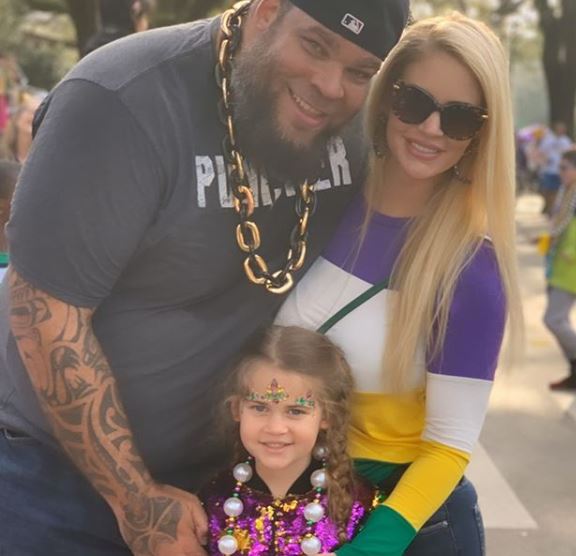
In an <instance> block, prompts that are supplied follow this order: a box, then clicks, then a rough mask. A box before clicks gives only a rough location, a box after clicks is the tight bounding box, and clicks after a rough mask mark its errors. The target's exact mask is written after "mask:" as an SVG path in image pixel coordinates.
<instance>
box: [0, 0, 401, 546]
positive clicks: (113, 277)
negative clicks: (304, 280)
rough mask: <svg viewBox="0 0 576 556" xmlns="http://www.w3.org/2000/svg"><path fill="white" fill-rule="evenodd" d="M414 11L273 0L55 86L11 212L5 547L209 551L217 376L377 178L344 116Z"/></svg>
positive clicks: (1, 413) (3, 390) (354, 2)
mask: <svg viewBox="0 0 576 556" xmlns="http://www.w3.org/2000/svg"><path fill="white" fill-rule="evenodd" d="M407 12H408V7H407V4H406V0H291V1H290V2H289V1H288V0H254V1H253V2H249V3H245V4H242V5H239V6H237V7H236V8H234V9H232V10H229V11H228V12H226V13H225V14H224V15H223V16H222V17H217V18H214V19H211V20H206V21H200V22H196V23H192V24H187V25H182V26H177V27H172V28H167V29H161V30H155V31H151V32H147V33H141V34H137V35H133V36H131V37H128V38H126V39H122V40H120V41H118V42H116V43H114V44H110V45H107V46H105V47H102V48H101V49H99V50H98V51H97V52H95V53H93V54H92V55H90V56H88V57H87V58H86V59H84V60H83V61H82V62H81V63H80V64H79V65H78V66H77V67H76V68H74V69H73V70H72V71H71V73H70V74H69V75H68V76H67V77H66V78H65V79H64V80H63V81H62V82H61V83H60V84H59V85H58V86H57V87H56V89H55V90H54V91H53V92H52V93H51V95H50V96H49V98H48V101H47V102H45V103H44V104H43V106H42V107H41V109H40V111H39V113H38V114H37V118H36V128H37V134H36V138H35V142H34V146H33V149H32V152H31V154H30V158H29V160H28V162H27V164H26V166H25V168H24V170H23V173H22V176H21V180H20V184H19V187H18V191H17V193H16V199H15V202H14V208H13V214H12V219H11V223H10V224H9V227H8V238H9V241H10V248H11V265H12V268H11V270H10V272H9V275H8V277H7V278H8V280H5V281H4V283H3V285H2V303H1V307H2V324H1V326H0V345H1V346H2V349H1V350H0V354H1V356H0V429H1V432H2V433H1V434H0V492H1V493H2V496H0V522H1V523H2V528H1V529H0V553H5V554H9V555H10V556H23V555H26V556H47V555H56V554H58V555H60V554H62V555H66V556H68V555H76V554H78V555H81V556H98V555H104V554H106V555H107V556H110V555H127V554H130V553H132V554H136V555H138V556H141V555H154V556H156V555H160V556H176V555H177V556H182V555H190V554H194V555H197V554H203V553H204V551H203V549H202V548H201V546H200V543H201V541H202V540H203V536H204V534H205V532H206V523H205V517H204V514H203V511H202V509H201V507H200V505H199V503H198V501H197V498H196V497H195V496H194V495H193V494H192V493H193V492H195V491H196V489H197V488H198V486H199V485H200V484H201V483H202V482H203V481H204V480H205V479H206V477H207V475H208V474H210V473H212V472H213V471H214V470H215V469H217V467H218V466H220V465H222V464H225V463H226V462H225V461H224V460H223V454H222V453H221V452H219V451H218V448H217V446H216V445H215V444H214V443H210V442H207V440H210V437H212V436H214V435H215V434H216V433H215V431H213V429H212V428H211V427H212V420H211V415H212V413H213V410H214V409H215V408H216V407H217V406H218V403H219V402H221V401H222V400H220V399H218V396H217V394H216V393H215V392H216V386H217V384H218V383H219V382H221V381H222V378H223V377H224V373H225V369H226V368H227V366H228V365H229V363H230V361H231V359H232V358H233V357H234V356H235V354H236V353H237V352H238V350H239V349H240V348H241V347H242V345H243V344H244V343H245V341H246V339H247V338H248V337H249V336H251V335H252V333H253V332H254V331H255V329H256V328H258V327H259V326H261V325H262V324H265V323H267V322H269V321H270V320H271V319H272V317H273V315H274V312H275V310H276V309H277V308H278V306H279V304H280V303H281V302H282V299H283V295H282V294H284V293H285V292H287V291H288V290H289V289H290V287H291V286H292V284H293V283H294V280H295V278H297V277H298V276H300V275H301V274H302V272H303V271H304V270H305V268H306V267H308V266H309V264H310V263H311V262H312V261H313V260H314V258H315V257H316V256H317V255H318V254H319V252H320V251H321V249H322V247H323V245H324V244H325V242H326V241H327V239H328V237H329V236H330V233H331V231H332V229H333V227H334V225H335V224H336V222H337V221H338V218H339V215H340V214H341V211H342V210H343V208H344V207H345V206H346V204H347V203H348V201H349V200H350V198H351V196H352V195H353V194H354V193H355V191H357V188H358V186H359V185H360V184H361V179H362V162H363V158H362V153H361V152H355V149H354V148H353V147H356V149H357V150H359V151H361V149H358V143H359V140H358V137H357V136H356V135H354V133H353V132H352V131H351V130H346V129H345V128H344V126H345V125H346V124H347V122H349V121H351V120H352V118H353V117H354V116H355V114H356V113H357V112H358V111H359V110H360V108H361V106H362V104H363V102H364V99H365V96H366V94H367V91H368V86H369V81H370V79H371V77H372V75H373V74H374V73H375V72H376V71H377V69H378V67H379V64H380V61H381V60H382V59H383V58H384V56H385V55H386V53H387V52H388V51H389V50H390V48H391V47H392V46H393V45H394V43H395V42H396V41H397V39H398V38H399V36H400V33H401V31H402V29H403V27H404V25H405V23H406V19H407ZM353 128H354V126H352V130H353ZM340 131H342V135H343V136H345V135H347V134H349V133H350V134H352V141H349V142H346V141H345V140H343V139H342V138H341V137H340V136H339V135H338V133H339V132H340ZM70 460H71V461H70Z"/></svg>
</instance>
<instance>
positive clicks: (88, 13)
mask: <svg viewBox="0 0 576 556" xmlns="http://www.w3.org/2000/svg"><path fill="white" fill-rule="evenodd" d="M66 4H67V5H68V11H69V13H70V17H71V18H72V21H73V22H74V26H75V27H76V44H77V45H78V51H79V52H83V51H84V45H85V44H86V41H87V40H88V39H89V38H90V37H91V36H92V35H93V34H94V33H95V32H96V30H97V27H98V23H97V13H98V11H97V0H66Z"/></svg>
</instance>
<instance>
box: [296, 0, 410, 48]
mask: <svg viewBox="0 0 576 556" xmlns="http://www.w3.org/2000/svg"><path fill="white" fill-rule="evenodd" d="M290 1H291V2H292V4H294V5H295V6H297V7H298V8H300V9H301V10H302V11H304V12H306V13H307V14H308V15H309V16H311V17H313V18H314V19H315V20H316V21H318V22H319V23H321V24H322V25H324V26H325V27H327V28H328V29H330V30H331V31H334V32H335V33H338V34H339V35H341V36H342V37H344V38H345V39H348V40H349V41H351V42H353V43H354V44H357V45H358V46H360V47H362V48H363V49H364V50H367V51H368V52H371V53H372V54H374V55H375V56H378V58H380V59H384V58H385V57H386V55H387V54H388V52H390V50H391V49H392V48H393V46H394V45H395V44H396V43H397V42H398V39H399V38H400V35H401V34H402V31H403V29H404V27H405V26H406V23H407V21H408V17H409V14H410V3H409V0H290Z"/></svg>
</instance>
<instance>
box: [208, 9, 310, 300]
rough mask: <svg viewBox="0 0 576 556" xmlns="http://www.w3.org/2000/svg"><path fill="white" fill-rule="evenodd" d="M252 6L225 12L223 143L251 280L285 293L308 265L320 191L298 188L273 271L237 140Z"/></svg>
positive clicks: (219, 77)
mask: <svg viewBox="0 0 576 556" xmlns="http://www.w3.org/2000/svg"><path fill="white" fill-rule="evenodd" d="M249 6H250V1H245V2H239V3H238V4H236V5H235V6H234V7H233V8H231V9H230V10H227V11H226V12H224V14H222V22H221V25H220V29H221V32H222V36H223V38H222V40H221V42H220V46H219V51H218V62H217V64H216V82H217V83H218V86H219V87H220V89H221V90H222V99H221V101H220V115H221V117H222V120H223V122H224V124H225V126H226V129H227V134H226V137H225V138H224V145H223V146H224V156H225V158H226V162H227V163H228V166H229V167H230V181H231V186H232V195H233V204H234V209H235V210H236V212H237V213H238V216H239V217H240V224H238V226H237V227H236V241H237V242H238V246H239V247H240V249H241V250H242V251H244V252H245V253H248V256H247V257H246V259H244V271H245V272H246V276H248V279H249V280H250V282H252V283H254V284H259V285H262V286H264V287H265V288H266V289H267V290H268V291H269V292H271V293H275V294H283V293H286V292H287V291H289V290H290V288H292V286H293V285H294V278H293V272H294V271H297V270H299V269H301V268H302V266H303V265H304V259H305V258H306V241H307V238H308V224H309V221H310V217H311V216H312V214H313V213H314V210H315V207H316V194H315V193H314V188H313V186H312V185H310V184H308V182H304V183H303V184H302V185H300V187H299V188H297V194H298V196H297V198H296V215H297V217H298V222H297V223H296V225H295V226H294V229H293V230H292V233H291V234H290V249H289V250H288V254H287V256H286V263H285V264H284V267H283V268H281V269H280V270H276V271H271V270H270V269H269V268H268V264H267V263H266V261H265V260H264V259H263V258H262V256H261V255H259V254H258V249H259V248H260V244H261V241H260V230H259V229H258V226H257V225H256V223H255V222H254V221H253V220H251V217H252V215H253V214H254V206H255V203H254V194H253V192H252V188H251V187H250V183H249V181H248V177H247V173H246V169H245V165H244V158H243V156H242V154H241V153H240V150H239V148H238V145H237V143H236V132H235V127H234V114H233V99H232V96H233V95H232V91H231V86H230V76H231V70H232V61H233V59H234V55H235V53H236V51H237V50H238V47H239V45H240V40H241V36H242V23H243V19H244V17H245V15H246V14H247V12H248V8H249Z"/></svg>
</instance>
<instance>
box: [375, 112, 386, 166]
mask: <svg viewBox="0 0 576 556" xmlns="http://www.w3.org/2000/svg"><path fill="white" fill-rule="evenodd" d="M387 123H388V119H387V118H386V116H384V115H380V116H378V120H377V122H376V127H375V129H374V141H373V143H372V146H373V148H374V154H375V155H376V156H377V157H378V158H384V157H385V156H386V155H387V154H388V143H387V141H386V124H387Z"/></svg>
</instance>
